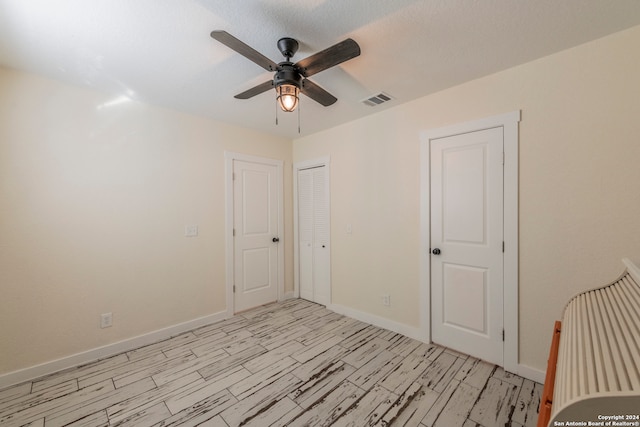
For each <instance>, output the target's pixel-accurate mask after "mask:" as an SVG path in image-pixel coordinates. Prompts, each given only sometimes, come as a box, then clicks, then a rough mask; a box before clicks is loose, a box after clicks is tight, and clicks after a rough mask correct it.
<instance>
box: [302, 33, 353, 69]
mask: <svg viewBox="0 0 640 427" xmlns="http://www.w3.org/2000/svg"><path fill="white" fill-rule="evenodd" d="M358 55H360V46H358V43H356V42H355V41H354V40H353V39H346V40H343V41H341V42H340V43H338V44H334V45H333V46H331V47H328V48H326V49H325V50H321V51H320V52H318V53H316V54H314V55H311V56H309V57H307V58H304V59H302V60H300V61H298V62H297V63H296V65H295V66H296V68H297V69H298V70H299V71H300V74H302V75H303V76H304V77H310V76H312V75H314V74H316V73H319V72H320V71H323V70H326V69H327V68H331V67H333V66H336V65H338V64H340V63H342V62H344V61H348V60H349V59H351V58H355V57H356V56H358Z"/></svg>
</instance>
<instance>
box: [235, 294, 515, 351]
mask: <svg viewBox="0 0 640 427" xmlns="http://www.w3.org/2000/svg"><path fill="white" fill-rule="evenodd" d="M233 293H234V294H235V293H236V285H233ZM502 335H503V336H504V331H503V332H502ZM502 341H504V338H503V340H502Z"/></svg>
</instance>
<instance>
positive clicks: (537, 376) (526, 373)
mask: <svg viewBox="0 0 640 427" xmlns="http://www.w3.org/2000/svg"><path fill="white" fill-rule="evenodd" d="M514 374H516V375H519V376H521V377H524V378H526V379H528V380H531V381H535V382H537V383H540V384H544V377H545V376H546V372H545V371H541V370H539V369H536V368H531V367H529V366H526V365H522V364H518V372H514Z"/></svg>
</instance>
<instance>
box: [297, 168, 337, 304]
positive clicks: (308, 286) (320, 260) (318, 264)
mask: <svg viewBox="0 0 640 427" xmlns="http://www.w3.org/2000/svg"><path fill="white" fill-rule="evenodd" d="M326 173H327V167H326V166H320V167H314V168H309V169H302V170H299V171H298V194H297V196H298V251H299V253H298V262H299V269H298V272H299V284H300V297H301V298H304V299H307V300H309V301H314V302H317V303H319V304H325V305H326V304H329V303H330V302H331V267H330V266H331V255H330V254H331V252H330V227H329V181H328V179H327V176H326Z"/></svg>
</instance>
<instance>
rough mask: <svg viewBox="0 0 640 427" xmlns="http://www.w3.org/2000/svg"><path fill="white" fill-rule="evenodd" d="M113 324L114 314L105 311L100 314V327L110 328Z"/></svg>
mask: <svg viewBox="0 0 640 427" xmlns="http://www.w3.org/2000/svg"><path fill="white" fill-rule="evenodd" d="M111 326H113V314H112V313H103V314H101V315H100V327H101V328H102V329H104V328H110V327H111Z"/></svg>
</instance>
